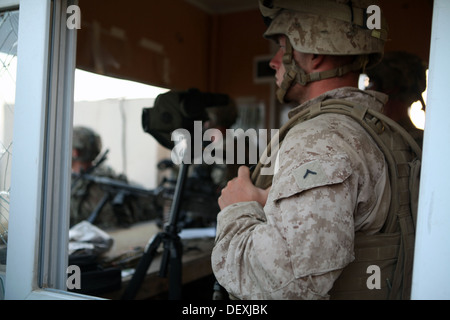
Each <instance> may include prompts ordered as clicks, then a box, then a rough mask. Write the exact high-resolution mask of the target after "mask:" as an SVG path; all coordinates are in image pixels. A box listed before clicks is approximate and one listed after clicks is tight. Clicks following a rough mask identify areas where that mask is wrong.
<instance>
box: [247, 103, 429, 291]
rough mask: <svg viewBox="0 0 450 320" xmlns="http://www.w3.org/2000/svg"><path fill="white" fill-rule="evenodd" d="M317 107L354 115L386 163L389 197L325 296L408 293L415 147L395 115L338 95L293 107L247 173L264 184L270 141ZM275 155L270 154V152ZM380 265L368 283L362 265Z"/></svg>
mask: <svg viewBox="0 0 450 320" xmlns="http://www.w3.org/2000/svg"><path fill="white" fill-rule="evenodd" d="M323 113H338V114H343V115H346V116H349V117H351V118H353V119H354V120H356V121H357V122H358V123H359V124H360V125H361V126H362V127H363V128H364V129H365V130H366V131H367V132H368V133H369V134H370V135H371V136H372V138H373V140H374V141H375V142H376V143H377V145H378V147H379V148H380V150H381V151H382V152H383V153H384V156H385V159H386V162H387V164H388V168H389V179H390V184H391V191H392V196H391V203H390V207H389V213H388V217H387V219H386V222H385V224H384V226H383V228H382V230H381V231H380V232H379V233H377V234H374V235H364V234H362V233H359V232H357V233H356V234H355V244H354V250H355V260H354V261H353V262H351V263H350V264H349V265H348V266H346V267H345V268H344V270H343V272H342V274H341V276H340V277H339V278H338V279H337V281H336V282H335V283H334V286H333V288H332V290H331V291H330V292H329V294H330V298H331V299H409V298H410V294H411V280H412V266H413V255H414V239H415V223H416V214H417V204H418V193H419V192H418V191H419V177H420V165H421V153H422V151H421V148H420V147H419V146H418V145H417V143H416V142H415V141H414V139H413V138H412V137H411V136H410V135H409V134H408V133H407V132H406V131H405V130H404V129H403V128H402V127H401V126H400V125H399V124H397V123H396V122H395V121H393V120H392V119H390V118H388V117H386V116H385V115H383V114H381V113H379V112H377V111H374V110H371V109H368V108H367V107H362V106H360V105H358V104H355V103H352V102H349V101H345V100H338V99H330V100H326V101H323V102H320V103H317V104H315V105H313V106H311V107H310V108H308V109H306V110H304V111H303V112H299V113H298V114H296V115H295V116H294V117H292V118H291V119H289V121H288V122H287V123H286V124H285V125H284V126H283V127H282V128H281V129H280V130H279V132H278V136H275V137H274V138H273V139H272V142H271V144H269V145H268V147H267V149H266V151H265V152H264V154H263V155H262V157H263V158H262V160H263V161H260V162H259V163H258V165H257V166H256V168H255V170H254V171H253V174H252V180H253V182H254V183H255V185H256V186H257V187H260V188H267V187H269V186H270V185H271V183H272V178H273V176H271V175H260V174H259V173H260V170H261V167H262V163H271V162H268V161H267V159H264V158H267V157H269V156H271V155H270V150H271V145H272V146H273V143H282V140H283V138H284V137H285V136H286V134H287V132H288V131H289V129H290V128H292V127H293V126H294V125H296V124H298V123H299V122H303V121H306V120H308V119H311V118H313V117H316V116H318V115H320V114H323ZM272 156H275V155H272ZM371 265H375V266H378V267H379V268H380V276H381V278H380V279H381V286H380V289H369V288H368V285H367V281H368V278H369V277H370V273H369V274H368V267H369V266H371Z"/></svg>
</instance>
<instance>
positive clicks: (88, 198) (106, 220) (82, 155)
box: [70, 126, 134, 229]
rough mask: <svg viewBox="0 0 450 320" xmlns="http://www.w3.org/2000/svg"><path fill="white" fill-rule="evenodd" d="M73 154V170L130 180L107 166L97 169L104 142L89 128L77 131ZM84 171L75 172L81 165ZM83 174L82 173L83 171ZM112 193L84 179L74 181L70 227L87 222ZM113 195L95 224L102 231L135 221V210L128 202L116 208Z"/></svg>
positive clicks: (74, 134) (74, 178)
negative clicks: (95, 161)
mask: <svg viewBox="0 0 450 320" xmlns="http://www.w3.org/2000/svg"><path fill="white" fill-rule="evenodd" d="M72 148H73V153H72V155H73V156H72V171H73V172H74V170H75V171H76V173H83V172H85V173H86V172H89V174H92V175H95V176H101V177H107V178H110V179H116V180H119V181H122V182H126V178H125V177H123V176H119V175H117V174H116V173H115V172H114V170H113V169H112V168H110V167H108V166H106V165H104V164H100V165H99V166H97V167H95V168H94V169H93V171H92V172H91V171H90V170H91V169H92V168H93V167H94V160H95V159H96V158H97V157H98V155H99V153H100V151H101V149H102V143H101V139H100V136H99V135H98V134H97V133H95V132H94V131H93V130H92V129H89V128H86V127H81V126H79V127H75V128H74V129H73V146H72ZM78 165H79V166H81V167H82V168H81V169H78V168H77V169H75V167H77V166H78ZM80 171H81V172H80ZM105 195H106V196H108V193H107V192H106V191H105V189H104V188H102V186H101V185H99V184H97V183H95V182H92V181H89V180H87V179H83V178H81V179H80V178H76V177H73V178H72V189H71V201H70V226H71V227H72V226H73V225H75V224H77V223H79V222H81V221H83V220H87V219H88V218H89V217H90V216H91V214H92V212H94V210H95V209H96V208H97V206H98V205H99V204H100V202H101V200H102V199H103V197H104V196H105ZM113 196H114V195H113V194H111V195H110V197H108V201H107V202H106V203H105V205H104V207H103V208H102V209H101V210H100V211H99V213H98V216H97V218H96V219H95V220H94V221H93V224H95V225H96V226H98V227H99V228H101V229H108V228H113V227H123V226H128V225H129V224H130V223H132V222H133V221H134V218H133V207H132V205H131V204H130V203H129V202H128V201H125V202H124V203H123V204H121V205H118V206H113V205H112V197H113Z"/></svg>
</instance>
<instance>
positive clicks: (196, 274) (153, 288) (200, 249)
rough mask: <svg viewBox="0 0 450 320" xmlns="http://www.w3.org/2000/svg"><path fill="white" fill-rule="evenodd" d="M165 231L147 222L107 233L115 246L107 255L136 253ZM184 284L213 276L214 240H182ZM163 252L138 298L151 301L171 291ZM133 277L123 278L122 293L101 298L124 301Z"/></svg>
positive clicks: (141, 287) (142, 285) (150, 268)
mask: <svg viewBox="0 0 450 320" xmlns="http://www.w3.org/2000/svg"><path fill="white" fill-rule="evenodd" d="M160 231H161V230H160V229H159V228H158V227H157V226H156V224H155V223H154V222H146V223H140V224H137V225H134V226H132V227H130V228H127V229H121V230H115V231H109V232H107V233H108V234H109V235H110V236H111V237H112V238H113V239H114V245H113V247H112V248H111V250H110V251H109V252H108V254H107V255H106V257H105V258H106V259H112V258H114V257H117V256H120V255H122V254H124V253H127V252H130V251H133V249H135V248H136V247H145V245H146V244H147V243H148V242H149V241H151V239H152V238H153V236H154V235H156V234H157V233H158V232H160ZM182 243H183V256H182V264H183V267H182V270H183V271H182V283H183V284H187V283H189V282H192V281H195V280H198V279H201V278H204V277H207V276H209V275H211V274H212V269H211V251H212V248H213V245H214V238H213V237H204V238H195V239H188V240H186V239H182ZM161 256H162V249H161V252H159V251H158V254H157V255H156V256H155V258H154V259H153V261H152V263H151V265H150V266H149V268H148V271H147V275H146V277H145V279H144V281H143V283H142V284H141V286H140V288H139V291H138V293H137V294H136V297H135V299H138V300H140V299H151V298H152V297H156V296H158V295H159V294H161V293H164V292H167V291H168V289H169V280H168V278H161V277H159V271H160V267H161ZM131 278H132V275H128V276H125V277H122V287H121V289H120V290H117V291H113V292H108V293H105V294H101V295H99V296H100V297H103V298H107V299H120V298H121V297H122V295H123V292H124V291H125V289H126V288H127V286H128V284H129V282H130V280H131Z"/></svg>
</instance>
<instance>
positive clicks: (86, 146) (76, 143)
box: [72, 126, 102, 162]
mask: <svg viewBox="0 0 450 320" xmlns="http://www.w3.org/2000/svg"><path fill="white" fill-rule="evenodd" d="M72 148H73V149H77V150H79V156H78V157H77V158H75V159H72V160H77V161H88V162H91V161H93V160H94V159H95V158H96V157H97V156H98V154H99V153H100V151H101V150H102V140H101V138H100V136H99V135H98V134H97V133H96V132H95V131H94V130H92V129H90V128H87V127H83V126H77V127H74V128H73V138H72Z"/></svg>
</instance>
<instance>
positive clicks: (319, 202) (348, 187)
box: [212, 144, 357, 300]
mask: <svg viewBox="0 0 450 320" xmlns="http://www.w3.org/2000/svg"><path fill="white" fill-rule="evenodd" d="M285 147H289V145H288V144H286V145H285ZM289 148H290V147H289ZM289 150H291V151H292V150H295V148H293V149H289ZM289 150H288V151H289ZM284 151H286V150H284ZM280 152H281V150H280ZM297 152H298V151H297ZM291 155H292V154H291ZM296 159H298V157H297V158H296ZM289 161H290V160H285V161H283V160H282V161H281V166H280V171H279V172H278V173H277V174H276V175H275V177H274V180H273V184H272V188H271V191H270V193H269V198H268V200H267V203H266V206H265V207H264V208H263V207H262V206H261V205H259V204H258V203H256V202H245V203H238V204H234V205H231V206H229V207H227V208H225V209H224V210H223V211H221V212H220V213H219V215H218V218H217V221H218V224H217V236H216V244H215V247H214V249H213V253H212V267H213V271H214V274H215V276H216V279H217V280H218V281H219V283H220V284H221V285H222V286H223V287H225V289H227V291H228V292H229V293H231V294H232V295H234V296H236V297H238V298H240V299H270V298H272V299H308V300H309V299H327V298H328V292H329V290H330V289H331V288H332V286H333V283H334V281H335V280H336V279H337V277H338V276H339V275H340V273H341V271H342V269H343V268H344V267H345V266H346V265H347V264H348V263H350V262H351V261H352V260H353V259H354V253H353V241H354V222H353V221H354V219H353V213H354V210H355V206H356V198H357V194H356V192H355V190H356V184H357V183H356V182H355V179H354V177H353V176H352V169H351V167H350V166H349V159H348V156H347V155H346V154H333V155H325V156H324V155H322V156H321V155H317V154H310V155H309V156H308V157H306V158H303V159H302V160H301V161H296V162H295V163H290V162H289ZM352 177H353V178H352Z"/></svg>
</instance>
